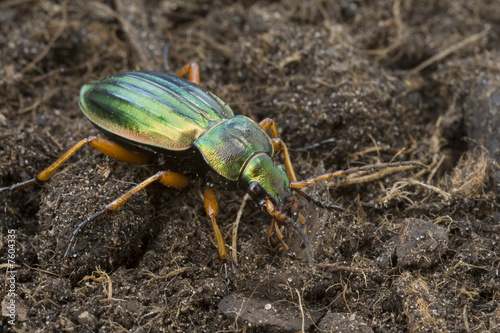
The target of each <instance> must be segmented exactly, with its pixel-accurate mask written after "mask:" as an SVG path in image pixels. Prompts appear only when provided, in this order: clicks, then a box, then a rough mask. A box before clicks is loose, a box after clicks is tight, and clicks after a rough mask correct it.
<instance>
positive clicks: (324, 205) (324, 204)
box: [292, 187, 345, 213]
mask: <svg viewBox="0 0 500 333" xmlns="http://www.w3.org/2000/svg"><path fill="white" fill-rule="evenodd" d="M292 190H294V191H295V192H297V194H300V195H301V196H303V197H304V198H306V199H307V200H309V201H311V202H313V203H314V204H315V205H316V206H318V207H320V208H325V209H328V210H330V211H332V210H336V211H337V212H341V213H343V212H344V211H345V208H344V207H340V206H337V205H335V204H332V203H329V202H325V201H323V200H320V199H318V198H316V197H313V196H310V195H309V194H307V193H306V192H304V191H302V190H299V189H298V188H293V187H292Z"/></svg>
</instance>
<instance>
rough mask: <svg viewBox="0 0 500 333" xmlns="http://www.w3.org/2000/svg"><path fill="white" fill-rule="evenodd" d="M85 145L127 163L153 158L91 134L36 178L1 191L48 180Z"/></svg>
mask: <svg viewBox="0 0 500 333" xmlns="http://www.w3.org/2000/svg"><path fill="white" fill-rule="evenodd" d="M85 145H89V146H90V147H92V148H94V149H97V150H98V151H100V152H101V153H103V154H105V155H108V156H109V157H112V158H114V159H117V160H119V161H123V162H127V163H135V164H144V163H147V162H148V161H149V160H150V159H151V157H150V156H148V155H142V154H138V153H134V152H132V151H130V150H128V149H125V148H123V147H121V146H120V145H118V144H116V143H114V142H112V141H109V140H108V139H104V138H100V137H96V136H89V137H88V138H85V139H83V140H80V141H79V142H78V143H77V144H75V145H74V146H73V147H72V148H71V149H69V150H68V151H67V152H66V153H64V154H63V155H62V156H61V157H59V159H58V160H57V161H55V162H54V163H52V165H50V166H49V167H48V168H46V169H45V170H43V171H41V172H40V173H39V174H38V175H37V176H36V178H33V179H30V180H26V181H24V182H21V183H17V184H14V185H12V186H8V187H2V188H0V191H4V190H13V189H16V188H20V187H24V186H28V185H31V184H35V183H36V182H44V181H47V180H48V179H49V178H50V177H51V176H52V175H53V174H54V172H55V171H56V170H57V169H58V168H59V167H60V166H61V165H62V164H63V163H64V162H66V161H67V160H68V159H69V158H70V157H71V156H73V155H74V154H75V153H76V152H77V151H78V150H80V148H82V147H83V146H85Z"/></svg>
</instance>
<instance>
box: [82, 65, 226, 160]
mask: <svg viewBox="0 0 500 333" xmlns="http://www.w3.org/2000/svg"><path fill="white" fill-rule="evenodd" d="M79 105H80V108H81V109H82V112H83V113H84V114H85V115H86V116H87V117H88V118H89V120H90V121H91V122H92V123H94V125H96V127H98V128H99V129H101V130H103V132H106V133H110V134H112V135H113V136H116V137H119V138H121V140H123V141H125V142H127V141H129V142H131V143H132V144H134V145H141V146H145V147H147V146H150V147H152V148H153V150H155V149H154V148H160V149H166V150H171V151H179V150H185V149H188V148H189V147H191V146H192V145H193V143H194V141H195V140H196V139H197V138H199V137H200V136H201V135H202V134H203V133H205V131H206V130H207V129H209V128H210V127H212V126H214V125H215V124H216V123H218V122H219V121H221V120H223V119H226V118H230V117H232V116H233V112H232V111H231V109H230V108H229V107H228V106H227V105H225V104H224V103H223V102H222V101H221V100H220V99H219V98H218V97H216V96H215V95H213V94H212V93H210V92H208V91H206V90H204V89H202V88H201V87H199V86H198V85H196V84H193V83H191V82H189V81H186V80H183V79H180V78H178V77H176V76H173V75H169V74H165V73H158V72H125V73H122V74H119V75H116V76H113V77H110V78H107V79H105V80H103V81H100V82H97V83H93V84H87V85H84V86H83V87H82V89H81V91H80V101H79Z"/></svg>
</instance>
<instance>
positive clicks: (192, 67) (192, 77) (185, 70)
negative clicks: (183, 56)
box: [175, 61, 200, 84]
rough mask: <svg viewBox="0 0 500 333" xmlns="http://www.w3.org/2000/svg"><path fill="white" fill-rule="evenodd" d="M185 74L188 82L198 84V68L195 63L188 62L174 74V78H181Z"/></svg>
mask: <svg viewBox="0 0 500 333" xmlns="http://www.w3.org/2000/svg"><path fill="white" fill-rule="evenodd" d="M186 74H187V75H188V79H189V81H191V82H194V83H196V84H200V66H199V65H198V64H197V63H196V62H194V61H191V62H188V63H187V64H185V65H184V67H182V68H181V69H180V70H179V71H178V72H177V73H175V76H178V77H183V76H184V75H186Z"/></svg>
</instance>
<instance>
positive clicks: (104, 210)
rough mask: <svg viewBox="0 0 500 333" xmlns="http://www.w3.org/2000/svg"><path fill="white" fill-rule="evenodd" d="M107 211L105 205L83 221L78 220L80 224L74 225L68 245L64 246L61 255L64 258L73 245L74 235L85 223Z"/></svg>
mask: <svg viewBox="0 0 500 333" xmlns="http://www.w3.org/2000/svg"><path fill="white" fill-rule="evenodd" d="M108 212H109V209H108V207H106V208H104V209H103V210H101V211H99V212H97V213H95V214H93V215H91V216H89V217H87V218H86V219H85V220H84V221H83V222H80V224H79V225H78V226H77V227H76V229H75V230H73V233H72V234H71V238H70V240H69V244H68V247H67V248H66V252H64V257H63V258H64V259H66V258H68V255H69V252H70V251H71V248H72V247H73V244H74V242H75V239H76V235H78V233H79V232H80V231H81V230H82V229H83V227H84V226H85V225H86V224H87V223H89V222H91V221H93V220H95V219H96V218H98V217H99V216H101V215H104V214H106V213H108Z"/></svg>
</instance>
